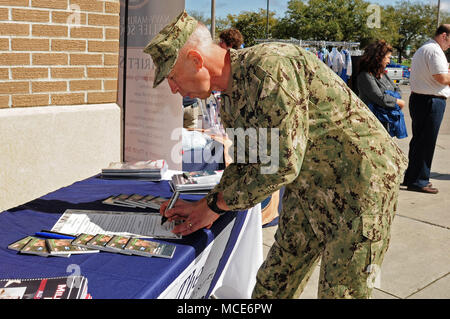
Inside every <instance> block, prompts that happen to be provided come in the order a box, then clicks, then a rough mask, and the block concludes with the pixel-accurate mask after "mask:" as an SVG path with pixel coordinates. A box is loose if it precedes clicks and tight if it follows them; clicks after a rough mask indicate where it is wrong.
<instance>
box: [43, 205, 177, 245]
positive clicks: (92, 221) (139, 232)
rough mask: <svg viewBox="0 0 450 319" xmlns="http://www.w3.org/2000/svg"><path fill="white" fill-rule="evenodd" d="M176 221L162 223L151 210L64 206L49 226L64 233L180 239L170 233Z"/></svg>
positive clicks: (158, 215) (159, 217) (157, 215)
mask: <svg viewBox="0 0 450 319" xmlns="http://www.w3.org/2000/svg"><path fill="white" fill-rule="evenodd" d="M174 227H175V221H172V222H169V221H167V222H165V223H164V224H163V225H161V215H160V214H159V213H151V212H120V211H117V212H116V211H98V210H78V209H67V210H66V211H65V212H64V214H63V215H62V216H61V217H60V218H59V220H58V221H57V222H56V224H55V225H54V226H53V228H52V229H51V230H52V231H55V232H59V233H64V234H73V235H76V234H81V233H85V234H106V235H122V236H128V237H140V238H167V239H179V238H182V236H181V235H176V234H174V233H172V230H173V228H174Z"/></svg>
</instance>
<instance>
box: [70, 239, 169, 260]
mask: <svg viewBox="0 0 450 319" xmlns="http://www.w3.org/2000/svg"><path fill="white" fill-rule="evenodd" d="M72 243H73V245H76V246H79V247H84V248H89V249H98V250H101V251H106V252H110V253H120V254H125V255H139V256H145V257H162V258H172V257H173V254H174V253H175V248H176V246H175V245H171V244H165V243H159V242H156V241H151V240H147V239H141V238H133V237H128V236H120V235H116V236H113V235H105V234H97V235H95V236H94V235H89V234H80V235H79V236H78V237H77V238H76V239H74V240H73V242H72Z"/></svg>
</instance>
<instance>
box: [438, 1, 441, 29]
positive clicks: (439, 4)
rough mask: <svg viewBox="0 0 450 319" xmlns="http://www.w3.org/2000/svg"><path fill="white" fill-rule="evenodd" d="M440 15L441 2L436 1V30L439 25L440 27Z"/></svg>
mask: <svg viewBox="0 0 450 319" xmlns="http://www.w3.org/2000/svg"><path fill="white" fill-rule="evenodd" d="M440 15H441V0H438V7H437V25H438V28H439V25H440V21H439V20H441V17H440Z"/></svg>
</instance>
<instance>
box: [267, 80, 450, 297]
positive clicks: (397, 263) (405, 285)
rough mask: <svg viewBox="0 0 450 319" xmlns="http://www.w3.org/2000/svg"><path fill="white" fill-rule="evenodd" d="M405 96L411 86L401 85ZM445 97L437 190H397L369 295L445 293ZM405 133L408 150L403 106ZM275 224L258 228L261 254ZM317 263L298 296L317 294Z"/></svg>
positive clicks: (448, 137)
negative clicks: (388, 239)
mask: <svg viewBox="0 0 450 319" xmlns="http://www.w3.org/2000/svg"><path fill="white" fill-rule="evenodd" d="M401 88H402V97H403V98H404V99H405V100H406V101H408V99H409V95H410V88H409V86H408V85H402V86H401ZM449 104H450V101H449V100H448V101H447V110H446V113H445V115H444V120H443V122H442V125H441V129H440V132H439V137H438V141H437V146H436V150H435V155H434V159H433V164H432V168H431V170H432V173H431V182H432V183H433V186H434V187H437V188H438V189H439V193H438V194H436V195H434V194H424V193H417V192H410V191H406V190H404V189H403V190H401V191H400V194H399V208H398V213H397V215H396V217H395V219H394V222H393V225H392V232H391V243H390V247H389V249H388V251H387V253H386V256H385V258H384V262H383V265H382V267H381V273H380V277H379V282H378V284H377V283H376V285H375V287H376V288H375V289H374V291H373V294H372V298H374V299H414V298H421V299H437V298H439V299H442V298H445V299H447V298H450V109H449ZM404 113H405V120H406V124H407V128H408V134H409V135H410V136H409V137H408V138H406V139H402V140H398V139H396V141H397V143H398V145H399V146H400V148H401V149H402V150H403V152H405V154H408V149H409V141H410V140H411V118H410V115H409V109H408V105H406V106H405V109H404ZM276 228H277V227H276V226H273V227H268V228H263V243H264V256H266V255H267V253H268V251H269V248H270V246H271V245H272V243H273V241H274V239H273V236H274V234H275V231H276ZM319 267H320V263H319V265H318V266H317V267H316V269H315V270H314V272H313V274H312V275H311V278H310V280H309V282H308V284H307V285H306V288H305V290H304V291H303V294H302V295H301V296H300V299H315V298H317V288H318V280H319Z"/></svg>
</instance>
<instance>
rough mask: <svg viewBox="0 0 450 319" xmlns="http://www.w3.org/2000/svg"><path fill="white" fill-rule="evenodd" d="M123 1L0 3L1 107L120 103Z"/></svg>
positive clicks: (5, 0)
mask: <svg viewBox="0 0 450 319" xmlns="http://www.w3.org/2000/svg"><path fill="white" fill-rule="evenodd" d="M119 12H120V3H119V0H0V108H11V107H29V106H47V105H74V104H98V103H109V102H116V98H117V77H118V60H119V33H120V32H119Z"/></svg>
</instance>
